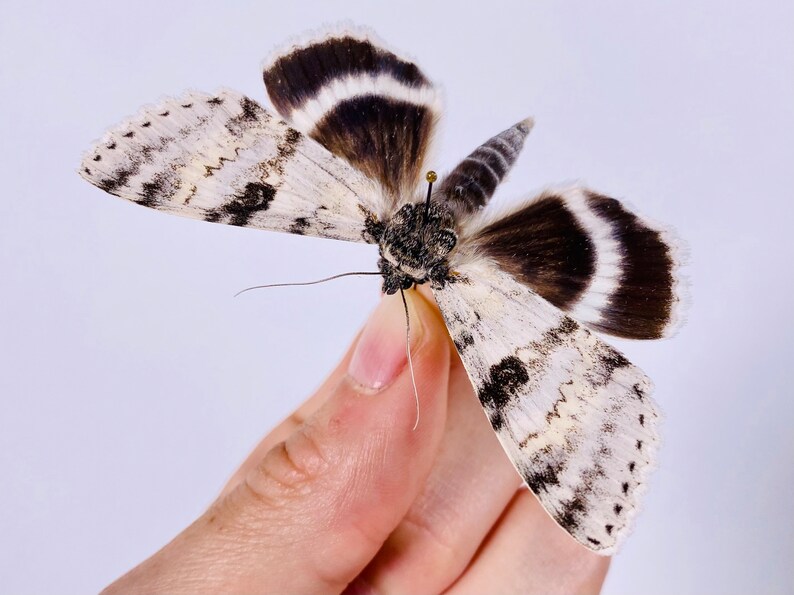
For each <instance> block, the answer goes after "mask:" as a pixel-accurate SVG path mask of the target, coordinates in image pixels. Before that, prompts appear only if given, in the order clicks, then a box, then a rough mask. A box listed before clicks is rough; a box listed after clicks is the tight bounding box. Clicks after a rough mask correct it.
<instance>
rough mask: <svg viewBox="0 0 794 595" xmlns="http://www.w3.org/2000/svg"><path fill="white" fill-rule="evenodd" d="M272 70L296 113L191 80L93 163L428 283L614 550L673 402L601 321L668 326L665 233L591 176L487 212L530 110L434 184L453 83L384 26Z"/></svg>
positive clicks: (520, 434)
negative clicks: (383, 34) (360, 248)
mask: <svg viewBox="0 0 794 595" xmlns="http://www.w3.org/2000/svg"><path fill="white" fill-rule="evenodd" d="M264 81H265V86H266V88H267V92H268V94H269V96H270V99H271V101H272V103H273V105H274V107H275V109H276V111H277V112H278V113H279V115H280V117H279V116H276V115H274V114H272V113H271V112H269V111H267V110H265V109H264V108H262V107H261V106H260V105H259V104H257V103H256V102H254V101H253V100H251V99H249V98H248V97H245V96H243V95H240V94H238V93H235V92H233V91H228V90H225V91H222V92H219V93H216V94H212V95H209V94H203V93H188V94H186V95H184V96H183V97H180V98H178V99H168V100H166V101H164V102H162V103H161V104H159V105H157V106H154V107H148V108H144V109H143V110H142V111H141V112H140V113H139V114H138V115H136V116H134V117H133V118H131V119H129V120H127V121H125V122H124V123H122V124H121V125H119V126H118V127H116V128H114V129H113V130H111V131H110V132H108V133H107V134H106V135H105V136H104V137H103V138H102V139H101V140H100V141H99V142H98V143H97V144H96V145H95V146H94V147H93V148H92V149H91V150H90V151H89V152H88V153H87V154H86V156H85V158H84V160H83V163H82V165H81V167H80V173H81V175H82V176H83V177H84V178H86V179H87V180H88V181H89V182H91V183H92V184H94V185H96V186H98V187H99V188H101V189H103V190H105V191H107V192H109V193H111V194H115V195H117V196H120V197H122V198H125V199H128V200H131V201H133V202H136V203H138V204H142V205H144V206H148V207H152V208H155V209H158V210H163V211H168V212H171V213H175V214H178V215H183V216H187V217H193V218H197V219H204V220H206V221H212V222H219V223H227V224H230V225H239V226H244V227H253V228H258V229H267V230H273V231H283V232H291V233H297V234H309V235H314V236H319V237H324V238H334V239H339V240H349V241H359V242H368V243H373V244H377V245H378V246H379V249H380V257H381V258H380V260H379V262H378V264H379V270H380V273H381V274H382V276H383V289H384V291H385V292H386V293H395V292H397V291H402V290H405V289H408V288H410V287H412V286H413V285H415V284H422V283H429V284H430V286H431V288H432V290H433V293H434V295H435V297H436V301H437V302H438V305H439V307H440V309H441V311H442V313H443V315H444V318H445V320H446V323H447V327H448V328H449V332H450V334H451V336H452V338H453V339H454V341H455V345H456V346H457V349H458V352H459V353H460V357H461V359H462V360H463V363H464V365H465V367H466V370H467V372H468V374H469V377H470V378H471V381H472V384H473V385H474V387H475V389H476V391H477V394H478V397H479V399H480V401H481V403H482V405H483V408H484V409H485V412H486V413H487V415H488V418H489V420H490V422H491V424H492V426H493V428H494V430H495V432H496V433H497V435H498V437H499V439H500V441H501V443H502V445H503V446H504V449H505V451H506V452H507V454H508V456H509V457H510V459H511V460H512V462H513V464H514V465H515V467H516V469H517V470H518V471H519V473H520V474H521V475H522V477H523V478H524V480H525V481H526V483H527V485H528V486H529V488H531V489H532V491H533V492H534V493H535V494H536V495H537V497H538V498H539V500H540V502H541V503H542V504H543V506H544V507H545V509H546V510H547V511H548V513H549V514H550V515H551V516H552V517H553V518H554V519H555V520H556V521H557V523H559V525H560V526H561V527H562V528H563V529H565V530H566V531H567V532H569V533H570V534H571V535H572V536H573V537H574V538H575V539H576V540H578V541H579V542H580V543H581V544H582V545H584V546H586V547H587V548H590V549H592V550H594V551H596V552H599V553H602V554H609V553H612V552H614V551H615V548H616V547H617V545H618V544H619V543H620V541H621V539H622V538H623V537H624V536H625V535H626V534H627V532H628V530H629V528H630V525H631V521H632V518H633V517H634V515H635V512H636V510H637V506H638V499H639V497H640V494H641V493H642V491H643V490H644V488H645V484H646V482H647V480H648V472H649V469H650V467H651V466H652V464H653V461H654V457H655V453H656V450H657V445H658V436H657V432H656V425H657V420H658V414H657V410H656V406H655V404H654V402H653V401H652V400H651V398H650V396H649V392H650V383H649V381H648V379H647V378H646V377H645V375H644V374H643V373H642V372H641V371H640V370H639V369H638V368H636V367H635V366H633V365H632V364H631V363H629V362H628V361H627V360H626V358H625V357H623V356H622V355H621V354H620V353H618V352H617V351H616V350H615V349H613V348H612V347H610V346H608V345H607V344H606V343H604V342H603V341H601V339H599V338H598V337H597V336H596V335H594V334H593V333H592V330H593V329H594V330H598V331H603V332H605V333H609V334H612V335H616V336H620V337H628V338H635V339H655V338H660V337H663V336H666V335H668V334H669V332H670V329H671V328H672V326H673V325H674V323H675V322H676V320H677V318H678V316H677V306H678V303H679V301H680V299H679V296H678V281H677V273H678V261H677V259H676V257H675V253H674V250H673V245H672V244H671V242H670V241H669V239H668V238H667V237H666V235H665V234H663V233H662V232H661V231H659V230H657V229H654V227H653V226H651V225H650V224H648V223H647V222H646V221H645V220H643V219H641V218H639V217H638V216H637V215H635V214H633V213H632V212H630V211H629V210H627V209H626V208H625V207H624V206H623V205H621V203H619V202H618V201H617V200H615V199H612V198H607V197H605V196H603V195H600V194H596V193H594V192H591V191H589V190H586V189H584V188H568V189H564V190H559V191H549V192H546V193H544V194H543V195H541V196H539V197H536V198H534V199H531V200H527V201H525V202H523V203H520V204H519V205H518V206H516V207H514V208H513V209H512V210H510V211H509V212H507V213H502V214H500V215H498V216H494V215H492V214H491V213H490V212H489V211H488V209H485V208H484V207H485V206H486V204H487V203H488V201H489V199H490V198H491V196H492V195H493V193H494V191H495V189H496V187H497V186H498V184H499V183H500V182H501V181H502V179H503V178H504V176H505V175H506V174H507V172H508V171H509V170H510V168H511V167H512V165H513V163H514V162H515V160H516V157H517V156H518V154H519V152H520V151H521V149H522V147H523V144H524V140H525V139H526V137H527V135H528V134H529V131H530V129H531V126H532V122H531V121H530V120H524V121H522V122H519V123H518V124H516V125H515V126H512V127H511V128H508V129H507V130H505V131H504V132H502V133H500V134H498V135H496V136H495V137H493V138H491V139H490V140H488V141H487V142H485V143H484V144H483V145H482V146H480V147H479V148H477V149H476V150H475V151H474V152H473V153H471V155H469V156H468V157H466V158H465V159H464V160H463V161H461V162H460V164H459V165H458V166H457V167H456V168H455V169H454V170H453V171H452V172H450V173H449V174H448V175H446V176H445V177H443V178H442V180H441V181H440V182H439V183H438V184H437V185H436V186H435V187H432V185H431V189H432V192H430V191H429V190H428V189H427V187H426V186H424V185H421V186H420V181H421V178H422V174H423V171H424V170H423V169H422V167H423V161H424V158H425V155H426V154H427V152H428V147H429V143H430V141H431V137H432V133H433V128H434V126H435V123H436V121H437V119H438V117H439V113H440V108H439V101H438V98H437V93H436V90H435V89H434V87H433V85H432V84H431V82H430V81H429V80H428V79H427V78H426V77H425V75H424V74H422V72H421V71H420V70H419V69H418V68H417V66H416V65H415V64H413V63H411V62H409V61H407V60H405V59H403V58H400V57H398V56H397V55H395V54H394V53H392V52H391V51H387V50H385V49H383V48H382V46H381V45H380V44H378V43H376V42H375V41H373V39H372V36H370V35H362V34H360V33H350V32H342V33H337V34H333V35H327V36H324V37H322V38H319V39H315V40H312V41H309V42H308V43H305V44H302V45H296V46H292V47H290V48H289V49H288V50H286V51H284V52H282V53H280V54H278V55H277V56H275V57H274V58H273V59H272V60H271V62H270V63H269V64H268V66H267V67H266V68H265V70H264ZM282 118H283V119H282ZM429 180H430V181H431V182H432V181H434V178H429Z"/></svg>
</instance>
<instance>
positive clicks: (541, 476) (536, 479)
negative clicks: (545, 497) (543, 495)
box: [524, 464, 562, 494]
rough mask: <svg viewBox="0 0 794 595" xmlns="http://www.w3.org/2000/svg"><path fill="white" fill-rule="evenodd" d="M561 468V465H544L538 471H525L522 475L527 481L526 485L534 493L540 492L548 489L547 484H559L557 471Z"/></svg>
mask: <svg viewBox="0 0 794 595" xmlns="http://www.w3.org/2000/svg"><path fill="white" fill-rule="evenodd" d="M561 470H562V466H561V465H560V466H553V465H549V464H547V465H546V468H545V469H542V470H540V471H533V472H532V473H527V474H526V475H525V477H524V481H526V482H527V486H529V489H530V490H532V491H533V492H534V493H536V494H540V492H541V490H542V491H548V488H547V486H550V485H555V486H556V485H559V484H560V480H559V472H560V471H561Z"/></svg>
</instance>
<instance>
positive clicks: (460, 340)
mask: <svg viewBox="0 0 794 595" xmlns="http://www.w3.org/2000/svg"><path fill="white" fill-rule="evenodd" d="M472 345H474V337H473V336H472V334H471V333H470V332H469V331H467V330H466V329H463V330H462V331H461V332H460V335H459V336H457V337H456V338H455V347H456V348H457V350H458V352H459V353H462V352H463V351H464V350H465V349H466V348H467V347H471V346H472Z"/></svg>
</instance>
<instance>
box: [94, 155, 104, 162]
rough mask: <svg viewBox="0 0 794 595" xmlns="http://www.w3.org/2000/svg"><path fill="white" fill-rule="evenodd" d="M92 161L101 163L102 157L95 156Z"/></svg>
mask: <svg viewBox="0 0 794 595" xmlns="http://www.w3.org/2000/svg"><path fill="white" fill-rule="evenodd" d="M94 161H102V155H96V156H95V157H94Z"/></svg>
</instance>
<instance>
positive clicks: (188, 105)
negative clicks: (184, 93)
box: [182, 103, 193, 107]
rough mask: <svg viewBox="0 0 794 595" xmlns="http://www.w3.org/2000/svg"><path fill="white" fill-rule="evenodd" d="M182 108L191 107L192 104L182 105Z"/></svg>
mask: <svg viewBox="0 0 794 595" xmlns="http://www.w3.org/2000/svg"><path fill="white" fill-rule="evenodd" d="M182 107H193V104H192V103H183V104H182Z"/></svg>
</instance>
